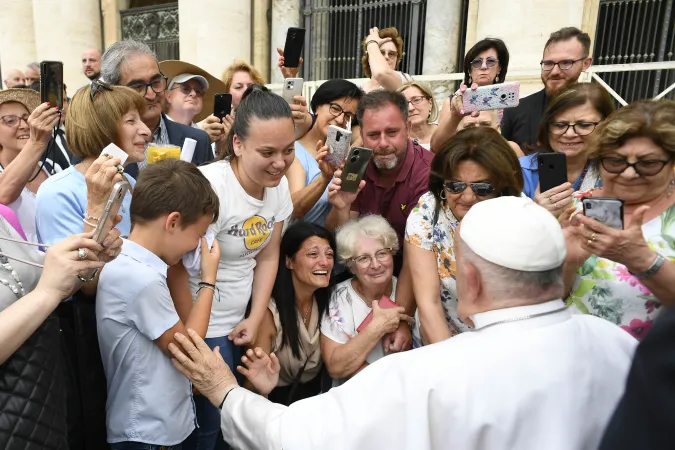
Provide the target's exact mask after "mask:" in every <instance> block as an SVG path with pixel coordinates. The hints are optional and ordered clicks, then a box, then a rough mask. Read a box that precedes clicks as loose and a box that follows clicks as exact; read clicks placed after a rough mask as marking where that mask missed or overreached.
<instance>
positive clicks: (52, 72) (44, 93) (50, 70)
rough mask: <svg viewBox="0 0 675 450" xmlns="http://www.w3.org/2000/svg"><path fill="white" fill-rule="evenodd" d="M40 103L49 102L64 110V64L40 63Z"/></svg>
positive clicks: (56, 62) (55, 62)
mask: <svg viewBox="0 0 675 450" xmlns="http://www.w3.org/2000/svg"><path fill="white" fill-rule="evenodd" d="M40 102H41V103H44V102H49V104H50V105H51V106H52V107H54V106H58V107H59V109H61V110H63V63H62V62H61V61H42V62H41V63H40Z"/></svg>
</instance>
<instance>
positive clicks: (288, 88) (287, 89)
mask: <svg viewBox="0 0 675 450" xmlns="http://www.w3.org/2000/svg"><path fill="white" fill-rule="evenodd" d="M304 82H305V80H303V79H302V78H286V79H285V80H284V90H283V92H282V94H281V96H282V97H283V98H284V100H286V101H287V102H288V104H289V105H290V104H291V103H293V97H295V96H296V95H302V85H303V84H304Z"/></svg>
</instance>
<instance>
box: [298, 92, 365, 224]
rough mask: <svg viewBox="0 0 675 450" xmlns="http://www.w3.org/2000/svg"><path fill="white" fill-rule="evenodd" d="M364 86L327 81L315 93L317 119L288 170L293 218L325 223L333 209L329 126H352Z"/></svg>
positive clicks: (333, 169) (332, 171)
mask: <svg viewBox="0 0 675 450" xmlns="http://www.w3.org/2000/svg"><path fill="white" fill-rule="evenodd" d="M361 94H362V92H361V89H359V87H358V86H356V85H355V84H354V83H352V82H351V81H347V80H341V79H335V80H328V81H326V82H325V83H323V84H322V85H321V86H319V88H318V89H317V90H316V92H315V93H314V95H313V96H312V102H311V106H312V111H313V112H314V115H315V116H316V122H315V123H314V126H313V127H312V129H311V130H310V131H309V132H308V133H307V134H305V135H304V136H303V137H302V138H300V139H298V140H297V141H295V160H294V161H293V164H292V165H291V167H290V168H289V169H288V174H287V177H288V187H289V188H290V190H291V197H292V198H293V217H295V218H298V219H303V218H304V220H307V221H309V222H312V223H315V224H317V225H321V226H323V224H324V222H325V220H326V216H327V215H328V213H329V212H330V209H331V204H330V202H329V201H328V185H329V184H330V182H331V180H332V179H333V173H334V172H335V167H334V166H332V165H331V164H329V163H328V162H326V161H324V160H323V158H324V157H325V156H326V155H327V154H328V151H329V149H328V147H327V146H324V143H325V142H326V136H327V135H328V127H329V126H330V125H335V126H337V127H339V128H343V129H350V125H351V123H352V121H354V120H355V117H356V105H357V104H358V103H359V99H360V98H361Z"/></svg>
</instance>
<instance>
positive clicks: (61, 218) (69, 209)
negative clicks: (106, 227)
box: [35, 166, 136, 245]
mask: <svg viewBox="0 0 675 450" xmlns="http://www.w3.org/2000/svg"><path fill="white" fill-rule="evenodd" d="M126 177H127V181H129V184H130V185H131V187H132V188H133V187H134V185H135V184H136V180H134V179H133V178H132V177H130V176H129V175H126ZM106 200H107V199H106ZM130 207H131V194H130V193H127V195H126V196H125V197H124V200H123V201H122V206H121V207H120V210H119V213H118V214H119V215H120V216H122V221H121V222H120V223H119V224H118V225H117V226H116V228H117V229H118V230H120V233H122V236H128V235H129V232H130V231H131V220H130V218H129V210H130ZM86 209H87V183H86V181H85V179H84V174H82V173H81V172H80V171H79V170H77V169H76V168H75V166H71V167H69V168H67V169H66V170H64V171H63V172H59V173H57V174H56V175H53V176H51V177H49V178H48V179H47V180H45V182H44V183H42V185H41V186H40V189H39V190H38V193H37V213H36V215H35V221H36V225H37V232H38V239H39V240H40V243H42V244H45V245H52V244H55V243H56V242H59V241H60V240H62V239H63V238H65V237H68V236H70V235H71V234H78V233H82V232H83V230H84V228H83V227H84V222H83V221H82V220H83V219H84V213H85V210H86Z"/></svg>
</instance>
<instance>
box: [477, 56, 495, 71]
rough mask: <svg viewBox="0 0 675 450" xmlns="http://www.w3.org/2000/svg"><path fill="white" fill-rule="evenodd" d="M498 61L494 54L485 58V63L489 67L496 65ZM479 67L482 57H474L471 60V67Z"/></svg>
mask: <svg viewBox="0 0 675 450" xmlns="http://www.w3.org/2000/svg"><path fill="white" fill-rule="evenodd" d="M498 62H499V60H498V59H497V58H495V57H494V56H488V57H487V58H485V65H486V66H487V67H488V68H489V69H491V68H492V67H494V66H496V65H497V63H498ZM481 67H483V58H476V59H474V60H473V61H471V68H473V69H480V68H481Z"/></svg>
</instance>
